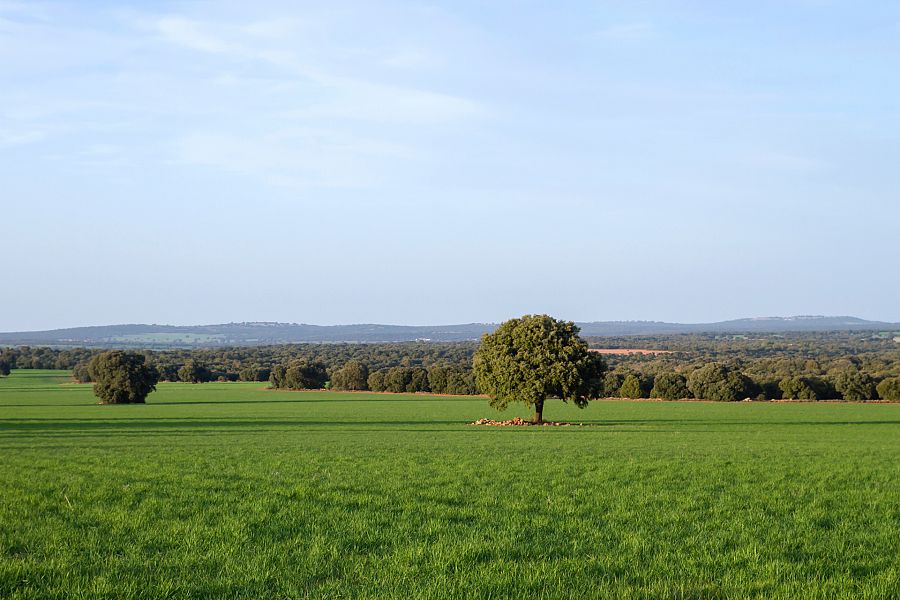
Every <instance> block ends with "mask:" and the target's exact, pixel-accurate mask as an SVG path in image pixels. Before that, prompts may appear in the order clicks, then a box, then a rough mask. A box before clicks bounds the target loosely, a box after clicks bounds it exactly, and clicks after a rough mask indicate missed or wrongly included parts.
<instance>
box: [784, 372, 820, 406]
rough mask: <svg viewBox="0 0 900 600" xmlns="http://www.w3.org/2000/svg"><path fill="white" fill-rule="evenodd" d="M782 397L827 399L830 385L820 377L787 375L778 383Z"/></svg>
mask: <svg viewBox="0 0 900 600" xmlns="http://www.w3.org/2000/svg"><path fill="white" fill-rule="evenodd" d="M778 387H779V388H781V397H782V398H788V399H792V400H825V399H827V398H828V396H829V395H830V394H829V391H830V386H829V385H828V383H827V382H825V381H823V380H821V379H819V378H818V377H785V378H784V379H782V380H781V383H779V384H778Z"/></svg>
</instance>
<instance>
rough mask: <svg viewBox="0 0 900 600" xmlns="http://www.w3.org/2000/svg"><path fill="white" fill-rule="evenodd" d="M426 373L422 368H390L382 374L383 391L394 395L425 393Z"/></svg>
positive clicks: (427, 388)
mask: <svg viewBox="0 0 900 600" xmlns="http://www.w3.org/2000/svg"><path fill="white" fill-rule="evenodd" d="M429 389H430V388H429V386H428V371H427V370H425V369H423V368H422V367H392V368H390V369H388V370H387V371H386V372H385V374H384V391H386V392H394V393H404V392H406V393H414V392H427V391H429Z"/></svg>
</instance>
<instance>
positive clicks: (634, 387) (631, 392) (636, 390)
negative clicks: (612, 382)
mask: <svg viewBox="0 0 900 600" xmlns="http://www.w3.org/2000/svg"><path fill="white" fill-rule="evenodd" d="M642 395H643V394H642V392H641V380H640V378H638V376H637V375H635V374H634V373H629V374H628V375H626V376H625V379H624V380H623V381H622V387H620V388H619V397H620V398H641V397H642Z"/></svg>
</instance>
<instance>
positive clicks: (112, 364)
mask: <svg viewBox="0 0 900 600" xmlns="http://www.w3.org/2000/svg"><path fill="white" fill-rule="evenodd" d="M144 361H145V358H144V355H143V354H138V353H136V352H124V351H122V350H110V351H109V352H104V353H102V354H98V355H97V356H95V357H94V358H92V359H91V363H90V366H89V370H90V376H91V379H93V380H94V382H95V383H94V395H95V396H97V397H98V398H100V400H101V401H102V402H103V403H104V404H143V403H144V401H145V400H146V398H147V395H148V394H149V393H150V392H152V391H153V390H155V389H156V382H157V381H159V371H157V370H156V367H154V366H152V365H148V364H145V362H144Z"/></svg>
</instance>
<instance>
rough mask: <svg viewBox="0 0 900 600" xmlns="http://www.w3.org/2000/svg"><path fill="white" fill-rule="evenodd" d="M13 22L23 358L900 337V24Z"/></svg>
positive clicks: (821, 11)
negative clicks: (107, 330)
mask: <svg viewBox="0 0 900 600" xmlns="http://www.w3.org/2000/svg"><path fill="white" fill-rule="evenodd" d="M741 4H742V6H737V3H701V2H662V1H659V2H653V1H648V2H568V3H557V4H554V5H553V6H550V5H547V4H544V3H528V2H500V3H490V5H489V6H485V5H484V3H480V2H452V3H449V2H448V3H441V4H435V3H385V2H379V1H371V2H370V1H367V2H335V3H295V2H267V1H265V0H263V1H256V2H252V3H246V2H215V3H211V2H153V3H150V2H147V3H142V2H132V3H127V2H125V3H112V2H77V3H76V2H71V3H67V2H57V3H42V2H6V1H0V90H2V93H0V233H2V239H3V248H4V249H5V250H6V261H4V266H3V272H2V275H0V276H2V281H3V289H2V294H0V309H2V310H0V331H15V330H28V329H47V328H55V327H68V326H79V325H92V324H109V323H170V324H201V323H219V322H229V321H283V322H305V323H318V324H335V323H360V322H379V323H397V324H441V323H460V322H476V321H481V322H497V321H501V320H503V319H505V318H508V317H511V316H517V315H520V314H524V313H550V314H553V315H554V316H557V317H560V318H566V319H572V320H578V321H595V320H666V321H680V322H708V321H716V320H724V319H730V318H738V317H747V316H767V315H795V314H825V315H855V316H860V317H864V318H870V319H878V320H888V321H900V302H898V300H900V277H898V273H897V270H898V269H897V265H898V258H900V251H898V247H900V243H898V241H897V238H898V226H900V206H898V192H897V190H898V189H900V168H898V166H897V161H898V149H900V119H898V111H900V85H898V73H900V5H898V4H897V3H894V2H840V1H827V0H821V1H814V0H805V1H801V0H793V1H790V0H787V1H783V2H774V1H772V2H765V1H764V2H753V3H741Z"/></svg>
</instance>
